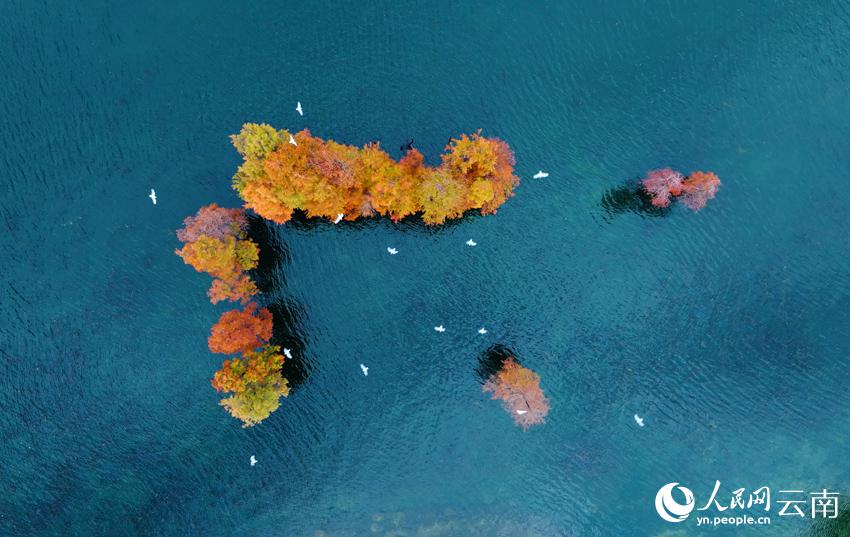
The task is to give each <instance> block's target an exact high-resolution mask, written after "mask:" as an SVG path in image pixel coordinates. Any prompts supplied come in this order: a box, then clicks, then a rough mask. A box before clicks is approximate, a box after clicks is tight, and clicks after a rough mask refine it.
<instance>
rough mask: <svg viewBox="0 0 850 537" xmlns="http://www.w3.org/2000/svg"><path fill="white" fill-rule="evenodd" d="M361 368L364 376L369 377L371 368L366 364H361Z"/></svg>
mask: <svg viewBox="0 0 850 537" xmlns="http://www.w3.org/2000/svg"><path fill="white" fill-rule="evenodd" d="M360 369H361V370H362V371H363V376H364V377H368V376H369V368H368V367H366V366H365V365H363V364H360Z"/></svg>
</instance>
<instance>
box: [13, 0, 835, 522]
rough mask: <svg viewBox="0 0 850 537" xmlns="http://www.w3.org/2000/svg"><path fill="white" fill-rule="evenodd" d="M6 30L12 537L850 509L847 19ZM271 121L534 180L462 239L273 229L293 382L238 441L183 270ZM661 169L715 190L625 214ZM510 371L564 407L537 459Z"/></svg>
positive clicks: (207, 6) (439, 232)
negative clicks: (235, 136) (186, 254)
mask: <svg viewBox="0 0 850 537" xmlns="http://www.w3.org/2000/svg"><path fill="white" fill-rule="evenodd" d="M364 4H365V5H364ZM0 14H2V17H0V46H1V47H2V50H3V53H2V54H0V68H2V73H3V75H2V76H0V90H2V91H0V95H2V98H0V106H2V123H1V125H2V126H0V163H2V166H0V223H2V232H0V246H2V250H3V252H4V261H3V263H2V270H0V296H2V301H1V302H0V365H2V366H3V375H2V377H0V450H2V454H3V456H2V457H0V485H2V490H3V493H2V494H0V535H11V536H41V535H81V536H100V535H106V536H113V535H114V536H136V535H138V536H195V535H197V536H206V537H216V536H231V535H240V536H299V537H300V536H308V537H318V536H327V537H333V536H346V537H347V536H371V535H377V536H395V537H401V536H418V537H442V536H451V537H454V536H459V537H465V536H479V535H480V536H505V537H514V536H524V537H530V536H535V537H538V536H547V537H548V536H571V537H572V536H574V537H579V536H582V537H584V536H625V535H629V536H631V535H635V536H656V535H665V536H667V537H677V536H678V537H681V536H700V535H706V536H709V535H710V536H714V535H754V536H762V535H763V536H785V535H805V534H806V532H807V529H806V528H808V522H807V521H805V520H802V519H799V518H797V519H793V518H791V517H779V516H776V514H777V513H776V511H777V510H778V505H776V506H774V507H772V510H771V515H773V516H772V519H773V520H772V525H771V526H769V527H753V528H748V529H734V528H701V527H698V526H697V524H696V520H695V516H696V514H694V515H692V516H691V517H690V518H689V519H688V520H686V521H685V522H683V523H681V524H671V523H668V522H665V521H663V520H662V519H661V518H660V517H659V516H658V514H657V513H656V510H655V507H654V499H655V495H656V492H657V491H658V489H659V488H660V487H661V486H662V485H664V484H667V483H670V482H679V483H682V484H683V485H686V486H688V487H690V488H691V489H692V490H693V491H694V494H695V495H696V498H697V500H696V501H697V503H698V504H699V506H702V504H703V503H705V502H706V500H707V495H708V494H709V493H710V491H711V489H712V487H713V486H714V483H715V481H716V480H720V481H721V483H722V488H721V492H722V496H725V497H726V498H727V499H726V501H727V502H728V497H729V496H730V494H731V491H732V490H734V489H736V488H739V487H746V489H747V491H750V490H752V489H755V488H757V487H760V486H762V485H768V486H770V487H771V488H772V490H773V491H774V494H777V493H778V491H779V490H780V489H782V490H785V489H789V490H790V489H796V490H803V491H805V493H806V494H808V493H809V492H813V491H820V490H822V489H828V490H830V491H839V492H842V493H847V492H850V464H848V452H850V402H848V395H847V394H848V391H847V373H848V366H850V211H849V210H848V209H850V99H848V88H850V4H848V3H847V2H837V1H824V2H766V1H759V2H738V1H718V2H696V1H681V2H664V1H658V2H651V1H638V0H625V1H621V2H616V3H610V4H609V3H603V2H594V1H581V2H569V3H567V2H545V1H535V2H504V1H494V2H474V3H473V2H443V1H437V2H427V3H425V2H422V3H414V2H408V1H406V0H401V1H396V2H386V1H379V2H369V3H363V2H338V3H334V4H324V3H323V4H322V5H317V4H313V3H304V2H271V1H256V2H234V1H209V2H204V3H198V2H186V1H173V2H137V3H123V2H114V3H112V2H103V1H80V2H56V1H24V0H10V1H7V2H4V3H3V5H2V6H0ZM299 100H300V101H301V102H302V103H303V106H304V110H305V114H304V116H303V117H299V116H298V115H296V114H295V112H294V110H293V109H294V106H295V103H296V101H299ZM246 121H255V122H268V123H271V124H273V125H275V126H276V127H279V128H287V129H292V130H300V129H302V128H309V129H310V130H311V131H312V132H313V133H314V134H316V135H318V136H321V137H323V138H333V139H335V140H338V141H341V142H345V143H351V144H358V145H361V144H364V143H366V142H368V141H370V140H375V139H379V140H381V141H382V143H383V145H384V146H385V147H387V148H388V149H389V150H390V151H391V153H392V154H393V156H395V157H398V156H399V154H400V152H399V150H398V149H397V148H398V147H399V146H400V145H401V144H403V143H405V142H406V141H407V140H408V139H410V138H413V139H415V145H416V146H417V147H418V148H419V149H420V150H421V151H422V152H423V153H425V155H426V156H427V158H428V159H429V161H430V162H432V163H434V162H437V159H438V155H439V153H440V151H441V149H442V147H443V145H444V144H445V142H446V140H447V139H448V137H449V136H451V135H457V134H459V133H462V132H473V131H475V130H476V129H479V128H482V129H484V134H485V135H490V136H496V137H499V138H503V139H504V140H506V141H507V142H508V143H509V144H510V145H511V147H512V148H513V149H514V151H515V153H516V161H517V166H516V170H517V174H518V175H519V176H520V177H521V179H522V183H521V185H520V186H519V187H518V189H517V191H516V196H515V197H514V198H512V199H511V200H510V201H509V202H508V203H507V204H506V205H505V206H504V207H503V208H502V209H500V210H499V212H498V214H497V215H494V216H488V217H480V216H470V217H467V218H466V219H464V220H463V221H461V222H458V223H454V224H451V225H447V226H444V227H441V228H438V229H428V228H425V227H424V226H422V225H418V224H416V223H407V224H403V225H398V226H397V225H394V224H392V223H390V222H388V221H384V220H380V221H371V222H364V223H357V224H345V225H340V226H331V225H328V224H315V223H312V224H298V223H290V224H287V225H285V226H279V227H278V226H272V227H269V228H267V227H266V226H265V225H264V224H262V223H256V224H255V226H254V229H253V233H254V234H255V235H256V236H259V237H263V241H264V249H265V250H264V260H263V261H264V268H263V270H264V272H263V277H264V282H265V285H266V286H267V287H266V288H267V289H268V291H267V293H265V294H264V296H263V301H264V303H266V304H269V305H272V306H273V307H274V308H275V309H276V312H277V313H278V316H279V317H281V318H284V319H286V322H287V325H286V326H285V327H284V328H285V330H283V332H284V334H283V335H282V336H281V337H282V338H284V340H285V342H286V343H287V344H288V345H291V346H293V348H294V349H295V354H296V356H295V358H296V359H295V360H293V363H292V364H290V365H291V366H292V367H293V369H294V372H293V375H295V374H296V373H297V377H298V379H297V380H298V382H297V388H296V389H295V390H294V391H293V393H292V394H291V396H290V397H289V398H288V399H286V400H285V401H284V402H283V404H282V406H281V408H280V410H278V412H276V413H275V414H273V415H272V416H271V417H270V418H269V419H267V420H266V421H265V422H263V423H262V424H261V425H259V426H257V427H255V428H252V429H247V430H246V429H242V428H241V427H240V426H239V423H238V422H237V421H235V420H233V419H232V418H231V417H230V416H228V415H227V414H226V413H225V412H224V410H223V409H221V408H220V407H219V406H218V404H217V402H218V396H217V394H216V393H215V391H214V390H213V389H212V388H211V387H210V384H209V379H210V378H211V376H212V373H213V371H215V369H217V368H218V366H219V364H220V361H221V360H220V356H216V355H212V354H210V353H209V351H208V350H207V348H206V338H207V336H208V334H209V328H210V326H211V325H212V324H213V323H214V322H215V321H216V319H217V318H218V316H219V315H220V314H221V312H222V311H224V310H225V309H226V306H225V305H221V304H220V305H218V306H212V305H211V304H210V303H209V301H208V300H207V297H206V295H205V292H206V289H207V287H208V286H209V283H210V280H209V278H208V277H207V276H206V275H202V274H198V273H196V272H194V271H193V270H192V269H191V268H190V267H187V266H185V265H184V264H183V263H182V261H181V260H180V259H179V258H178V257H176V256H175V255H174V254H173V251H174V249H175V248H177V247H178V245H179V243H178V242H177V240H176V237H175V235H174V230H175V229H177V228H178V227H180V225H181V221H182V219H183V218H184V217H185V216H187V215H190V214H193V213H194V212H195V211H196V210H197V208H198V207H200V206H201V205H204V204H207V203H210V202H216V203H218V204H220V205H223V206H237V205H238V204H239V200H238V198H237V197H236V196H235V194H234V193H233V192H232V191H231V190H230V188H229V183H230V177H231V175H232V174H233V172H234V171H235V169H236V166H237V165H238V163H239V156H238V154H237V153H236V151H235V150H233V148H232V147H231V146H230V144H229V140H228V135H229V134H232V133H235V132H237V131H238V130H239V128H240V126H241V125H242V123H243V122H246ZM662 166H672V167H675V168H677V169H680V170H682V171H683V172H685V173H688V172H690V171H693V170H712V171H714V172H716V173H717V174H718V175H719V177H720V178H721V180H722V181H723V185H722V187H721V189H720V192H719V194H718V196H717V198H716V199H715V200H713V201H711V202H710V203H709V205H708V206H707V207H706V208H705V209H704V210H703V211H701V212H699V213H693V212H691V211H690V210H688V209H686V208H685V207H683V206H677V207H674V208H673V209H672V210H671V211H669V212H668V213H666V214H663V215H655V214H651V213H646V212H642V211H640V210H638V209H636V208H635V207H634V205H630V204H629V203H628V196H627V195H625V196H624V195H623V194H622V192H623V191H624V190H628V189H629V188H630V185H631V184H632V183H633V182H634V181H635V180H636V179H637V178H639V177H640V176H641V175H642V174H643V173H644V172H645V171H646V170H648V169H652V168H656V167H662ZM539 169H544V170H547V171H549V172H550V174H551V175H550V176H549V178H547V179H541V180H535V179H532V178H531V175H533V174H534V173H535V172H536V171H537V170H539ZM150 188H155V189H156V191H157V193H158V196H159V203H158V204H157V205H156V206H153V205H152V204H151V203H150V201H149V200H148V198H147V194H148V192H149V189H150ZM469 238H473V239H474V240H475V241H477V243H478V246H476V247H475V248H469V247H467V246H466V245H465V244H464V242H465V241H466V240H467V239H469ZM387 246H394V247H396V248H398V250H399V254H398V255H396V256H392V257H390V256H388V255H387V254H386V247H387ZM275 252H276V253H275ZM438 324H443V325H445V327H446V332H445V333H442V334H438V333H436V332H435V331H434V330H433V326H435V325H438ZM481 326H485V327H487V329H488V330H489V333H488V334H486V335H484V336H482V335H479V334H477V332H476V330H477V329H478V328H479V327H481ZM495 344H501V345H504V346H507V347H509V348H510V349H512V350H513V351H514V352H515V353H516V355H517V356H518V357H519V358H520V359H521V361H522V363H523V364H524V365H526V366H527V367H530V368H531V369H533V370H534V371H536V372H537V373H539V374H540V377H541V379H542V380H541V385H542V387H543V389H544V391H545V392H546V394H547V397H548V398H549V400H550V402H551V411H550V413H549V416H548V419H547V423H546V424H545V425H542V426H539V427H536V428H533V429H531V430H529V431H528V432H523V431H522V430H521V429H519V428H517V427H515V426H514V425H513V423H512V420H511V418H510V416H508V415H507V414H506V413H505V412H504V411H503V409H502V408H501V407H500V405H499V404H498V402H496V401H491V400H489V398H488V396H487V394H484V393H482V390H481V379H480V377H479V376H478V374H477V370H478V368H479V367H480V365H481V359H482V355H483V354H484V353H485V352H486V351H487V349H488V348H490V347H491V346H492V345H495ZM360 363H365V364H367V365H368V366H369V367H370V370H369V371H370V373H369V376H368V377H363V376H362V374H361V373H360V369H359V364H360ZM635 413H639V414H640V415H642V416H643V417H644V418H645V420H646V426H645V427H644V428H639V427H637V426H636V425H635V423H634V421H633V419H632V416H633V415H634V414H635ZM250 455H255V456H256V457H257V459H258V460H259V463H258V464H257V466H255V467H253V468H252V467H250V465H249V464H248V460H249V457H250ZM847 501H850V500H847ZM824 535H826V534H824Z"/></svg>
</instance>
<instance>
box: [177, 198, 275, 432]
mask: <svg viewBox="0 0 850 537" xmlns="http://www.w3.org/2000/svg"><path fill="white" fill-rule="evenodd" d="M247 227H248V221H247V219H246V218H245V211H244V210H242V209H224V208H222V207H219V206H217V205H216V204H215V203H212V204H210V205H207V206H206V207H202V208H201V209H200V210H199V211H198V213H197V214H196V215H195V216H190V217H188V218H186V219H185V220H184V221H183V229H181V230H179V231H178V232H177V238H178V239H179V240H180V242H182V243H183V247H182V248H181V249H179V250H177V252H176V253H177V255H179V256H180V257H181V258H182V259H183V261H184V262H185V263H186V264H188V265H191V266H192V267H194V269H195V270H197V271H199V272H206V273H208V274H209V275H210V276H212V277H213V278H214V280H213V283H212V286H211V287H210V290H209V292H208V295H209V297H210V301H211V302H212V303H213V304H216V303H218V302H220V301H222V300H230V301H234V302H241V303H242V305H243V306H244V308H243V309H242V310H238V309H237V310H231V311H226V312H224V313H223V314H222V315H221V318H219V320H218V322H217V323H216V324H215V325H214V326H213V327H212V333H211V334H210V338H209V341H208V343H209V348H210V350H211V351H212V352H216V353H221V354H226V355H230V356H231V358H228V359H227V360H225V361H224V363H223V364H222V367H221V369H219V370H218V371H216V373H215V375H214V376H213V380H212V385H213V387H214V388H215V389H216V390H217V391H219V392H222V393H230V394H231V396H230V397H227V398H225V399H222V401H221V405H222V406H223V407H224V408H226V409H227V410H228V411H229V412H230V414H231V415H232V416H233V417H235V418H238V419H240V420H242V422H243V423H244V424H245V426H246V427H248V426H251V425H255V424H257V423H259V422H260V421H262V420H263V419H265V418H267V417H268V416H269V414H271V413H272V412H274V411H275V410H277V408H278V407H279V406H280V398H281V397H284V396H286V395H288V394H289V386H288V383H287V381H286V379H285V378H283V376H282V375H281V367H282V366H283V360H284V358H283V356H282V355H281V354H280V347H278V346H275V345H270V344H269V340H270V339H271V337H272V328H273V326H272V315H271V312H269V310H268V309H266V308H262V309H259V310H258V309H257V308H258V307H257V304H255V303H253V302H249V301H250V298H251V297H252V296H253V295H255V294H257V287H256V285H254V282H253V281H251V278H250V277H249V276H248V271H249V270H251V269H253V268H256V266H257V260H258V258H259V249H258V248H257V245H256V244H255V243H254V242H253V241H251V240H250V239H248V237H247V235H246V231H247Z"/></svg>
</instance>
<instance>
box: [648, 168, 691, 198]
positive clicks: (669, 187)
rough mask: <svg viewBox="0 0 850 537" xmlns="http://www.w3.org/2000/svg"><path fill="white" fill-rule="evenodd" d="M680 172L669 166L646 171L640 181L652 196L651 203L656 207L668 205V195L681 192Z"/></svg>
mask: <svg viewBox="0 0 850 537" xmlns="http://www.w3.org/2000/svg"><path fill="white" fill-rule="evenodd" d="M683 179H684V177H683V176H682V174H681V173H679V172H677V171H676V170H673V169H671V168H661V169H660V170H652V171H649V172H647V174H646V177H645V178H644V179H643V181H641V182H642V183H643V188H644V189H646V191H647V192H648V193H649V195H650V196H652V204H653V205H655V206H656V207H667V206H668V205H670V196H678V195H679V194H681V193H682V180H683Z"/></svg>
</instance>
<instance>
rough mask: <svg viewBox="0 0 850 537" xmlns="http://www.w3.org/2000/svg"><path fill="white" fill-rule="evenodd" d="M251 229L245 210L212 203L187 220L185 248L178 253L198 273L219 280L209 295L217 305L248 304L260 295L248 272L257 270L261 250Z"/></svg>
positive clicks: (181, 234) (180, 234)
mask: <svg viewBox="0 0 850 537" xmlns="http://www.w3.org/2000/svg"><path fill="white" fill-rule="evenodd" d="M247 228H248V221H247V219H246V217H245V211H244V210H242V209H225V208H222V207H219V206H218V205H216V204H215V203H211V204H210V205H207V206H205V207H201V208H200V209H199V210H198V213H197V214H196V215H195V216H190V217H188V218H186V219H185V220H184V221H183V229H180V230H178V231H177V238H178V239H179V240H180V241H181V242H183V243H184V245H183V248H181V249H179V250H177V251H176V252H175V253H176V254H177V255H178V256H180V258H181V259H183V262H185V263H186V264H187V265H191V266H192V267H193V268H194V269H195V270H197V271H198V272H206V273H207V274H209V275H210V276H212V277H213V278H215V280H214V281H213V284H212V286H211V287H210V290H209V291H208V293H207V294H208V295H209V297H210V301H211V302H212V303H213V304H216V303H218V302H220V301H222V300H232V301H234V302H236V301H238V302H242V303H243V304H244V303H247V302H248V300H249V298H250V297H251V296H253V295H255V294H256V293H257V287H256V286H255V285H254V283H253V282H252V281H251V279H250V278H249V277H248V275H247V271H249V270H251V269H253V268H255V267H256V266H257V261H258V259H259V249H258V248H257V245H256V244H255V243H254V242H253V241H252V240H250V239H248V237H247V234H246V231H247Z"/></svg>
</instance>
